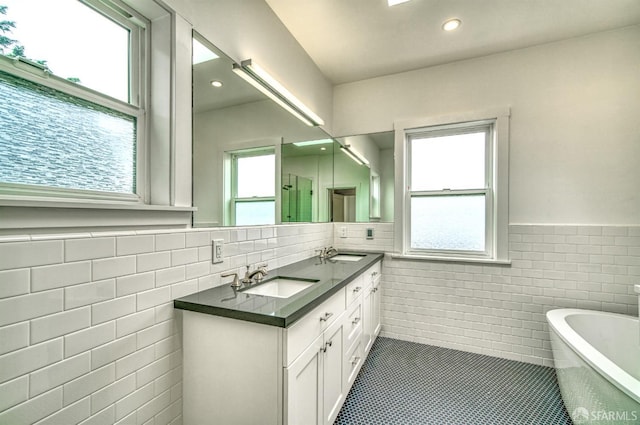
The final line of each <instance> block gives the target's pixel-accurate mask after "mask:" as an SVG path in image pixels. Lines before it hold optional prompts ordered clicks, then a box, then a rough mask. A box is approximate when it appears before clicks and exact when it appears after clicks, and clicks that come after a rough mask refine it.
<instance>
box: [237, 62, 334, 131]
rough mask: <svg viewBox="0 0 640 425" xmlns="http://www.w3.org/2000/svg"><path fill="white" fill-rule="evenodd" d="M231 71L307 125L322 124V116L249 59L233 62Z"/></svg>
mask: <svg viewBox="0 0 640 425" xmlns="http://www.w3.org/2000/svg"><path fill="white" fill-rule="evenodd" d="M233 72H235V73H236V74H238V75H239V76H240V77H242V78H243V79H244V80H245V81H246V82H248V83H249V84H251V85H252V86H254V87H255V88H257V89H258V90H260V91H261V92H262V93H263V94H265V95H267V96H268V97H270V98H271V99H272V100H273V101H275V102H276V103H277V104H278V105H280V106H281V107H283V108H284V109H286V110H287V111H289V112H290V113H291V114H292V115H294V116H295V117H296V118H298V119H299V120H300V121H302V122H304V123H305V124H307V125H308V126H311V127H313V126H318V125H324V121H323V120H322V118H320V117H319V116H318V115H316V114H315V113H314V112H313V111H312V110H311V109H309V108H308V107H307V106H306V105H305V104H303V103H302V102H301V101H299V100H298V99H297V98H296V97H295V96H294V95H292V94H291V92H290V91H289V90H287V89H286V88H284V86H283V85H282V84H280V83H279V82H278V81H277V80H276V79H275V78H273V77H272V76H271V75H269V74H268V73H267V72H266V71H265V70H264V69H262V68H260V67H259V66H258V65H256V64H255V63H254V62H253V61H252V60H251V59H247V60H243V61H242V62H241V63H239V64H238V63H234V64H233Z"/></svg>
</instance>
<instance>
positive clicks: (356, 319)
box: [351, 317, 360, 325]
mask: <svg viewBox="0 0 640 425" xmlns="http://www.w3.org/2000/svg"><path fill="white" fill-rule="evenodd" d="M351 323H352V324H353V325H357V324H358V323H360V318H359V317H356V318H355V319H353V321H352V322H351Z"/></svg>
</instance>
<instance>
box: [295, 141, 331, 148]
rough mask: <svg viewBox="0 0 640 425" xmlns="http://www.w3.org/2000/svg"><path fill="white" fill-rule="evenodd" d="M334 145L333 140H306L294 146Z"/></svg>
mask: <svg viewBox="0 0 640 425" xmlns="http://www.w3.org/2000/svg"><path fill="white" fill-rule="evenodd" d="M328 143H333V140H331V139H318V140H305V141H304V142H293V146H298V147H301V146H313V145H326V144H328Z"/></svg>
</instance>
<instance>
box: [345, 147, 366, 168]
mask: <svg viewBox="0 0 640 425" xmlns="http://www.w3.org/2000/svg"><path fill="white" fill-rule="evenodd" d="M340 149H342V152H344V153H345V154H346V155H347V156H348V157H349V158H351V159H353V160H354V161H355V162H356V163H357V164H358V165H364V166H366V167H368V166H369V161H367V159H366V158H365V157H363V156H362V155H360V154H359V153H358V152H357V151H356V150H355V149H353V148H352V147H351V145H343V146H340Z"/></svg>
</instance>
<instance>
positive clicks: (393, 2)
mask: <svg viewBox="0 0 640 425" xmlns="http://www.w3.org/2000/svg"><path fill="white" fill-rule="evenodd" d="M408 1H409V0H387V3H388V4H389V7H391V6H395V5H396V4H401V3H406V2H408Z"/></svg>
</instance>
